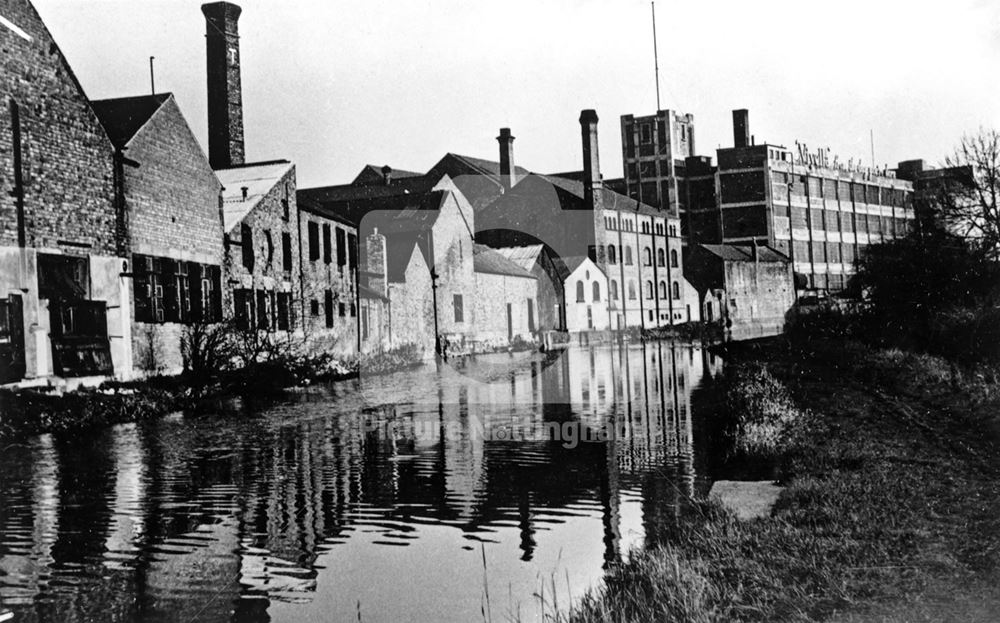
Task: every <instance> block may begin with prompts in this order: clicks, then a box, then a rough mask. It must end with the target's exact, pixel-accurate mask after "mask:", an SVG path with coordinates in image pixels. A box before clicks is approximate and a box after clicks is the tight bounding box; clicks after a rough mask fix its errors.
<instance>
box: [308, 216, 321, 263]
mask: <svg viewBox="0 0 1000 623" xmlns="http://www.w3.org/2000/svg"><path fill="white" fill-rule="evenodd" d="M306 227H307V228H308V229H309V261H310V262H315V261H316V260H318V259H319V224H318V223H316V222H314V221H309V224H308V225H307V226H306Z"/></svg>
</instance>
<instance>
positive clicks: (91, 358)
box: [38, 254, 114, 377]
mask: <svg viewBox="0 0 1000 623" xmlns="http://www.w3.org/2000/svg"><path fill="white" fill-rule="evenodd" d="M38 297H39V298H41V299H47V300H48V301H49V327H50V332H49V338H50V340H51V341H52V368H53V372H55V373H56V374H57V375H59V376H67V377H69V376H89V375H104V374H112V373H113V372H114V366H113V365H112V362H111V344H110V342H109V341H108V318H107V303H105V302H104V301H92V300H90V262H89V260H88V258H86V257H73V256H68V255H52V254H39V255H38Z"/></svg>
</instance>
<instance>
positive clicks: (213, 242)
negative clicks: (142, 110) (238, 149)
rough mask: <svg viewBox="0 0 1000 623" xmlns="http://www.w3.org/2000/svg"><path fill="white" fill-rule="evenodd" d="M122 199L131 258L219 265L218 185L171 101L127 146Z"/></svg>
mask: <svg viewBox="0 0 1000 623" xmlns="http://www.w3.org/2000/svg"><path fill="white" fill-rule="evenodd" d="M125 155H126V157H127V158H129V159H131V160H135V161H137V162H138V163H139V166H138V167H131V166H128V165H126V166H125V167H124V170H125V197H126V205H127V207H128V221H129V239H130V243H131V244H130V247H131V251H132V252H133V253H142V254H145V255H157V256H162V257H170V258H174V259H180V260H186V261H191V262H200V263H202V264H213V265H216V266H218V265H221V264H222V258H223V248H222V234H223V232H222V217H221V214H220V211H219V193H220V192H221V190H222V184H221V183H219V180H218V178H217V177H216V176H215V173H214V172H213V171H212V168H211V167H210V166H209V164H208V159H207V158H206V157H205V154H204V152H203V151H202V149H201V146H200V145H199V144H198V142H197V140H195V137H194V135H193V134H192V133H191V129H190V128H189V127H188V124H187V122H186V121H185V119H184V116H183V115H182V114H181V111H180V109H179V108H178V106H177V102H176V100H174V98H173V96H171V97H170V98H169V99H167V101H166V102H164V103H163V105H162V106H161V107H160V110H159V111H157V113H156V114H155V115H153V117H152V118H151V119H150V120H149V122H148V123H147V124H146V125H145V126H144V127H143V128H142V129H141V130H140V131H139V132H138V133H137V134H136V135H135V137H133V138H132V140H131V141H130V142H129V144H128V150H127V152H126V154H125Z"/></svg>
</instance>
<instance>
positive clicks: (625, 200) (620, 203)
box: [514, 175, 667, 216]
mask: <svg viewBox="0 0 1000 623" xmlns="http://www.w3.org/2000/svg"><path fill="white" fill-rule="evenodd" d="M539 177H541V178H542V179H544V180H546V181H548V182H549V183H550V184H552V185H553V186H556V187H557V188H561V189H562V190H565V191H567V192H569V193H571V194H573V195H574V196H576V197H577V198H579V199H581V200H582V199H583V198H584V197H585V193H584V187H583V182H582V181H579V180H575V179H572V178H568V177H560V176H558V175H540V176H539ZM516 188H517V186H516V185H515V186H514V189H516ZM594 199H595V200H596V203H597V206H598V207H600V208H603V209H605V210H623V211H628V212H636V213H638V214H645V215H647V216H667V214H666V213H664V212H661V211H660V210H657V209H656V208H654V207H653V206H651V205H648V204H645V203H640V202H638V201H636V200H635V199H632V198H631V197H628V196H626V195H623V194H621V193H619V192H616V191H614V190H611V189H610V188H608V187H607V186H605V187H603V188H597V189H595V190H594Z"/></svg>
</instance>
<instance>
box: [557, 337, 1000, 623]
mask: <svg viewBox="0 0 1000 623" xmlns="http://www.w3.org/2000/svg"><path fill="white" fill-rule="evenodd" d="M727 350H728V356H729V357H731V358H733V360H734V361H744V362H754V363H761V364H763V365H765V366H766V367H767V369H768V370H769V371H770V372H771V373H772V374H773V375H774V376H775V377H776V378H778V379H779V380H780V381H781V382H782V383H784V384H785V385H786V386H787V387H788V389H789V392H790V393H791V395H792V397H793V398H794V399H795V401H796V402H797V403H798V404H799V405H800V406H803V407H804V406H808V412H809V413H810V414H811V416H810V417H808V418H805V419H802V420H800V421H799V422H797V423H796V424H795V425H794V426H793V429H794V430H793V431H792V434H791V435H790V436H789V437H788V438H787V439H786V440H785V441H784V442H783V448H782V455H783V461H782V469H781V481H782V484H784V485H785V489H784V491H783V492H782V493H781V494H780V496H779V498H778V500H777V503H776V505H775V507H774V509H773V511H772V513H771V514H770V516H769V517H765V518H761V519H755V520H751V521H740V520H738V519H737V518H736V516H735V514H734V513H732V512H731V511H728V510H726V509H724V508H722V507H721V506H720V505H719V503H718V502H716V501H707V502H702V503H698V504H696V505H694V506H693V507H692V509H690V510H689V512H687V513H685V514H684V515H683V516H682V517H681V518H680V519H679V520H678V526H677V531H676V534H675V536H674V537H673V538H672V539H671V540H670V542H669V543H668V544H666V545H664V546H661V547H658V548H655V549H652V550H648V551H637V552H635V553H634V554H633V555H632V556H631V557H630V559H629V561H628V562H626V563H624V564H623V565H621V566H620V567H616V568H613V569H611V570H610V571H609V573H608V575H607V577H606V580H605V583H604V585H603V586H602V587H601V588H600V589H598V590H595V591H592V592H590V593H589V594H588V595H587V596H586V597H584V598H583V600H582V601H581V602H580V603H579V604H578V605H577V606H576V607H575V608H574V609H573V611H572V613H571V614H570V615H569V616H568V617H559V618H562V619H568V620H571V621H575V622H578V623H580V622H590V621H599V620H600V621H644V620H653V619H656V620H661V619H662V620H685V621H731V620H741V621H744V620H752V621H756V620H768V621H769V620H786V619H787V620H790V619H808V620H834V621H859V620H873V619H877V620H887V621H912V620H944V619H949V620H963V621H966V620H967V621H991V620H995V619H994V617H995V613H996V612H1000V484H998V483H1000V479H998V475H1000V467H998V464H997V448H998V447H1000V417H998V415H997V414H998V413H1000V408H998V407H1000V387H998V384H997V382H996V371H995V370H983V369H979V370H964V371H962V370H958V369H957V368H955V367H954V366H952V365H950V364H949V363H948V362H946V361H944V360H942V359H939V358H935V357H930V356H927V355H920V354H914V353H907V352H903V351H899V350H885V349H875V348H869V347H866V346H863V345H861V344H858V343H845V342H843V341H842V340H838V341H829V340H805V341H803V342H799V343H795V344H793V343H791V342H790V341H788V340H785V339H782V340H770V341H768V342H767V343H763V344H749V345H742V346H739V347H737V348H730V349H727Z"/></svg>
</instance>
